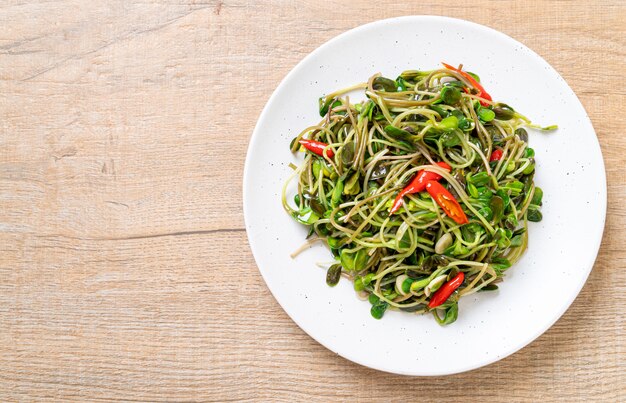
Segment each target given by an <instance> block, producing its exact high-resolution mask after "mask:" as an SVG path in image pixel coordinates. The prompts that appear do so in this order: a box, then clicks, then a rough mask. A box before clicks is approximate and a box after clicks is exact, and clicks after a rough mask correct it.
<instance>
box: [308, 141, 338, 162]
mask: <svg viewBox="0 0 626 403" xmlns="http://www.w3.org/2000/svg"><path fill="white" fill-rule="evenodd" d="M299 143H300V144H302V146H303V147H304V148H306V149H307V150H309V151H311V152H312V153H313V154H316V155H319V156H320V157H327V158H332V157H333V156H334V155H335V153H334V152H333V150H331V149H330V148H326V147H328V144H326V143H322V142H321V141H315V140H307V139H301V140H300V141H299ZM324 150H326V155H324Z"/></svg>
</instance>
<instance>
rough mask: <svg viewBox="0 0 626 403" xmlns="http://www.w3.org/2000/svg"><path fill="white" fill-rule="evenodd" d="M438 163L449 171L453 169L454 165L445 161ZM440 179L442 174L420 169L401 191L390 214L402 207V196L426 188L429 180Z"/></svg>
mask: <svg viewBox="0 0 626 403" xmlns="http://www.w3.org/2000/svg"><path fill="white" fill-rule="evenodd" d="M436 165H438V166H440V167H441V168H443V169H445V170H446V171H448V172H450V170H451V169H452V167H451V166H450V165H448V164H446V163H445V162H438V163H437V164H436ZM440 179H441V175H439V174H437V173H435V172H430V171H426V170H424V169H423V170H421V171H419V172H418V173H417V174H416V175H415V177H414V178H413V180H411V182H409V184H408V185H407V186H406V187H405V188H404V189H402V190H401V191H400V193H398V195H397V196H396V199H395V200H394V201H393V205H392V207H391V210H389V214H393V213H395V212H396V211H398V210H399V209H400V207H401V206H402V198H403V197H404V196H406V195H408V194H413V193H419V192H421V191H422V190H424V189H425V188H426V183H427V182H428V181H438V180H440Z"/></svg>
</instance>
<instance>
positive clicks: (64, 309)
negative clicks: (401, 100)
mask: <svg viewBox="0 0 626 403" xmlns="http://www.w3.org/2000/svg"><path fill="white" fill-rule="evenodd" d="M408 14H441V15H449V16H453V17H460V18H465V19H468V20H471V21H475V22H478V23H482V24H485V25H488V26H491V27H493V28H495V29H498V30H500V31H502V32H505V33H507V34H509V35H511V36H512V37H514V38H516V39H518V40H520V41H522V42H523V43H525V44H526V45H528V46H529V47H531V48H532V49H534V50H535V51H537V52H538V53H539V54H540V55H541V56H543V57H544V58H545V59H546V60H547V61H548V62H549V63H551V64H552V65H553V66H554V67H555V68H556V69H557V70H558V71H559V72H560V73H561V74H562V75H563V77H564V78H565V79H566V80H567V81H568V83H569V84H570V85H571V87H572V88H573V89H574V91H575V92H576V93H577V94H578V96H579V97H580V99H581V101H582V103H583V104H584V106H585V108H586V109H587V111H588V113H589V116H590V117H591V120H592V121H593V124H594V126H595V129H596V131H597V134H598V137H599V139H600V143H601V145H602V151H603V153H604V158H605V163H606V169H607V177H608V189H609V190H608V191H609V195H608V196H609V205H608V213H607V222H606V230H605V235H604V239H603V243H602V247H601V249H600V254H599V257H598V260H597V262H596V265H595V267H594V269H593V272H592V273H591V276H590V278H589V281H588V282H587V284H586V286H585V287H584V289H583V291H582V293H581V294H580V295H579V297H578V298H577V299H576V301H575V302H574V304H573V305H572V307H571V308H570V309H569V310H568V311H567V313H566V314H565V315H564V316H563V317H562V319H561V320H559V321H558V322H557V324H556V325H555V326H554V327H552V328H551V329H550V330H549V331H548V332H547V333H545V334H544V335H543V336H541V337H540V338H539V339H538V340H536V341H535V342H534V343H532V344H531V345H530V346H528V347H526V348H524V349H523V350H521V351H520V352H518V353H516V354H514V355H512V356H511V357H508V358H506V359H504V360H502V361H500V362H498V363H495V364H493V365H490V366H488V367H485V368H482V369H479V370H475V371H472V372H469V373H465V374H460V375H455V376H449V377H438V378H410V377H403V376H395V375H390V374H386V373H382V372H377V371H375V370H370V369H367V368H364V367H361V366H359V365H356V364H353V363H351V362H348V361H346V360H345V359H343V358H341V357H338V356H336V355H335V354H333V353H331V352H330V351H328V350H326V349H325V348H324V347H322V346H321V345H319V344H317V343H316V342H315V341H314V340H312V339H311V338H310V337H309V336H307V335H306V334H305V333H304V332H303V331H302V330H300V329H299V328H298V327H297V326H296V325H295V324H294V323H293V322H292V321H291V320H290V319H289V317H287V315H286V314H285V313H284V312H283V310H282V309H281V308H280V306H279V305H278V304H277V303H276V301H275V300H274V299H273V297H272V296H271V294H270V292H269V291H268V289H267V288H266V286H265V284H264V283H263V280H262V279H261V276H260V275H259V272H258V270H257V268H256V265H255V262H254V260H253V258H252V255H251V252H250V249H249V247H248V243H247V238H246V233H245V231H244V224H243V215H242V201H241V198H242V191H241V183H242V171H243V163H244V158H245V152H246V147H247V144H248V140H249V138H250V135H251V132H252V129H253V127H254V125H255V122H256V119H257V117H258V115H259V113H260V112H261V110H262V108H263V106H264V104H265V102H266V101H267V99H268V97H269V96H270V94H271V92H272V91H273V89H274V88H275V87H276V85H277V84H278V83H279V82H280V80H281V79H282V78H283V77H284V75H285V74H287V72H288V71H289V70H290V69H291V68H292V67H293V66H294V65H295V64H296V63H297V62H298V61H300V60H301V59H302V58H303V57H304V56H305V55H306V54H308V53H309V52H310V51H312V50H313V49H315V48H316V47H317V46H319V45H320V44H322V43H323V42H325V41H326V40H328V39H330V38H332V37H334V36H335V35H337V34H339V33H341V32H343V31H345V30H348V29H350V28H353V27H355V26H358V25H360V24H363V23H366V22H370V21H373V20H376V19H381V18H387V17H392V16H399V15H408ZM484 46H488V44H484ZM625 48H626V6H625V5H624V3H623V2H621V1H602V2H582V1H581V2H569V1H545V2H544V1H520V2H511V1H478V2H458V1H457V2H435V1H419V2H401V1H390V0H381V1H354V2H350V1H343V2H329V1H320V2H314V1H272V2H258V3H257V2H252V1H250V2H245V1H235V0H232V1H231V0H225V1H186V0H169V1H167V0H163V1H152V0H144V1H108V2H104V1H103V2H100V1H92V2H90V1H82V0H77V1H55V2H44V1H11V0H10V1H3V2H2V3H1V4H0V400H1V401H24V400H44V399H52V400H68V399H75V400H108V399H119V400H149V401H160V400H169V401H172V400H177V401H191V400H193V401H200V400H213V401H226V400H246V401H285V402H287V401H320V402H326V401H333V400H345V401H367V400H370V399H371V400H377V401H404V400H408V399H410V400H417V401H464V400H465V401H479V400H480V401H491V400H493V401H567V402H572V401H605V402H609V401H611V402H614V401H620V400H621V401H625V400H626V380H625V373H626V364H625V354H626V352H625V350H624V347H625V344H626V343H625V336H624V308H626V298H625V295H626V284H625V283H626V276H625V274H624V272H625V270H626V252H625V251H624V247H625V240H626V236H625V233H624V227H625V226H626V209H625V206H624V197H625V196H626V187H625V182H626V181H625V179H624V170H625V169H626V157H625V155H626V121H625V116H626V114H625V113H624V108H625V107H626V96H625V95H626V89H625V88H626V81H625V80H624V68H625V67H626V65H625V60H626V52H625ZM581 186H584V184H581ZM580 214H585V212H584V211H581V212H580ZM571 219H576V217H571ZM584 234H585V232H584V228H581V232H580V236H581V237H584ZM557 286H558V284H555V287H557ZM487 337H488V336H487ZM486 342H488V341H486Z"/></svg>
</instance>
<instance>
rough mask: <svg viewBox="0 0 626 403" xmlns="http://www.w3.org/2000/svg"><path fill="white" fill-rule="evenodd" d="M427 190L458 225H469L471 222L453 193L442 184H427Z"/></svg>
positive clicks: (430, 182)
mask: <svg viewBox="0 0 626 403" xmlns="http://www.w3.org/2000/svg"><path fill="white" fill-rule="evenodd" d="M426 190H427V191H428V193H429V194H430V195H431V196H432V198H433V199H434V200H435V201H436V202H437V204H438V205H439V207H441V208H442V209H443V211H444V212H445V213H446V214H447V215H448V217H450V218H452V219H453V220H454V222H456V223H457V224H467V223H468V222H469V220H468V219H467V216H466V215H465V212H464V211H463V209H462V208H461V205H460V204H459V202H458V201H456V199H455V198H454V196H452V193H450V192H449V191H448V190H447V189H446V188H444V187H443V186H442V185H441V183H439V182H437V181H429V182H428V183H426Z"/></svg>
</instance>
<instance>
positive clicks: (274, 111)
mask: <svg viewBox="0 0 626 403" xmlns="http://www.w3.org/2000/svg"><path fill="white" fill-rule="evenodd" d="M441 61H446V62H448V63H451V64H453V65H456V64H459V63H463V65H464V66H465V67H466V68H467V69H469V70H471V71H474V72H476V73H478V74H479V75H480V76H481V79H482V83H483V85H484V86H485V88H487V90H488V91H489V93H490V94H491V95H492V96H493V97H494V99H495V100H501V101H503V102H506V103H508V104H510V105H511V106H513V107H514V108H515V109H517V110H519V111H521V112H522V113H524V114H525V115H526V116H528V117H530V118H531V119H532V120H533V121H534V122H536V123H539V124H543V125H548V124H558V125H559V127H560V129H559V130H558V131H557V132H554V133H550V134H544V133H539V132H534V131H532V132H531V133H530V144H531V146H532V147H533V148H534V149H535V151H536V159H537V174H536V183H537V184H538V185H539V186H540V187H542V188H543V190H544V206H543V209H542V211H543V217H544V219H543V221H541V222H540V223H530V230H529V236H530V245H529V249H528V251H527V252H526V254H525V255H524V257H523V258H522V259H521V260H520V261H519V262H518V263H517V264H516V265H515V266H513V267H512V268H511V269H509V270H508V271H507V273H506V276H505V281H504V282H503V283H502V284H501V285H500V290H499V291H497V292H493V293H479V294H474V295H472V296H470V297H467V298H463V299H462V300H461V302H460V306H459V318H458V320H457V321H456V322H455V323H454V324H452V325H449V326H445V327H441V326H439V325H438V324H437V323H436V322H435V320H434V319H433V318H432V316H430V315H424V316H415V315H411V314H407V313H404V312H398V311H387V312H386V314H385V316H384V317H383V319H382V320H375V319H373V318H372V317H371V316H370V312H369V308H370V305H369V303H368V302H367V301H361V300H359V299H358V298H357V297H356V294H355V293H354V291H353V290H352V284H351V283H349V282H348V281H346V280H342V281H341V282H340V284H339V285H338V286H336V287H334V288H330V287H328V286H327V285H326V282H325V276H326V272H325V270H323V269H321V268H319V267H317V266H315V263H316V262H328V261H330V260H332V258H331V256H330V252H329V251H328V249H326V248H325V247H323V246H319V247H314V248H312V249H310V250H308V251H306V252H304V253H303V254H301V255H300V256H299V257H298V258H296V259H291V258H290V257H289V254H290V253H291V252H292V251H294V250H295V249H296V248H298V246H300V245H301V244H302V242H303V241H304V238H305V236H306V232H307V231H306V229H305V227H304V226H302V225H300V224H297V223H296V222H294V221H293V219H292V218H291V217H290V216H289V215H287V214H286V213H285V212H284V211H283V209H282V207H281V203H280V192H281V186H282V184H283V183H284V181H285V179H286V178H287V176H288V175H289V173H290V172H291V170H290V169H289V168H288V166H287V165H288V164H289V163H290V162H294V163H300V161H301V159H302V155H300V156H294V155H292V154H291V152H290V151H289V142H290V140H291V139H292V138H293V137H294V136H295V135H296V134H297V133H298V132H300V130H302V129H303V128H304V127H306V126H308V125H311V124H314V123H317V122H318V121H319V120H320V118H319V115H318V112H317V100H318V97H319V96H321V95H323V94H326V93H329V92H331V91H333V90H335V89H338V88H343V87H346V86H348V85H351V84H354V83H357V82H362V81H365V80H366V79H367V78H368V77H370V76H371V75H372V74H374V73H376V72H381V73H382V74H383V75H384V76H387V77H391V78H395V77H396V76H397V75H398V74H399V73H400V72H401V71H403V70H407V69H422V70H429V69H433V68H436V67H438V66H440V64H439V63H440V62H441ZM243 190H244V200H243V201H244V215H245V221H246V229H247V232H248V239H249V241H250V246H251V248H252V252H253V254H254V257H255V259H256V261H257V264H258V266H259V270H260V271H261V274H262V275H263V278H264V279H265V282H266V283H267V286H268V287H269V289H270V290H271V292H272V293H273V294H274V297H275V298H276V300H277V301H278V302H279V303H280V305H281V306H282V307H283V309H284V310H285V311H286V312H287V313H288V314H289V316H291V318H292V319H293V320H294V321H295V322H296V323H297V324H298V325H299V326H300V327H301V328H302V329H303V330H304V331H305V332H307V333H308V334H309V335H311V337H313V338H314V339H315V340H317V341H318V342H320V343H321V344H323V345H324V346H326V347H327V348H328V349H330V350H332V351H334V352H336V353H337V354H339V355H341V356H343V357H345V358H347V359H349V360H352V361H354V362H357V363H359V364H362V365H366V366H368V367H372V368H376V369H379V370H383V371H388V372H394V373H399V374H409V375H443V374H452V373H457V372H462V371H467V370H470V369H473V368H478V367H481V366H483V365H487V364H489V363H492V362H494V361H497V360H499V359H502V358H504V357H506V356H508V355H509V354H512V353H514V352H515V351H517V350H519V349H520V348H522V347H524V346H525V345H527V344H528V343H530V342H531V341H533V340H534V339H535V338H537V337H538V336H539V335H541V334H542V333H543V332H545V331H546V330H547V329H548V328H549V327H550V326H552V324H553V323H554V322H555V321H556V320H557V319H559V317H560V316H561V315H562V314H563V313H564V312H565V310H566V309H567V308H568V307H569V306H570V304H571V303H572V301H573V300H574V298H576V295H578V292H579V291H580V289H581V288H582V286H583V284H584V283H585V280H586V279H587V276H588V275H589V272H590V271H591V268H592V266H593V263H594V260H595V258H596V254H597V252H598V248H599V246H600V240H601V237H602V231H603V229H604V219H605V212H606V180H605V172H604V164H603V161H602V155H601V152H600V147H599V144H598V140H597V138H596V135H595V133H594V130H593V127H592V126H591V122H590V121H589V118H588V116H587V114H586V113H585V110H584V109H583V107H582V105H581V104H580V102H579V101H578V99H577V98H576V95H575V94H574V92H573V91H572V90H571V89H570V88H569V87H568V85H567V84H566V83H565V81H564V80H563V78H561V76H560V75H559V74H558V73H557V72H556V71H555V70H554V69H553V68H552V67H551V66H550V65H549V64H548V63H547V62H546V61H544V60H543V59H542V58H541V57H540V56H538V55H537V54H536V53H534V52H533V51H532V50H530V49H528V48H527V47H525V46H524V45H522V44H521V43H519V42H517V41H515V40H513V39H511V38H510V37H508V36H506V35H504V34H502V33H500V32H497V31H495V30H493V29H490V28H487V27H484V26H481V25H477V24H474V23H470V22H467V21H462V20H457V19H451V18H445V17H434V16H414V17H402V18H395V19H389V20H383V21H378V22H374V23H371V24H367V25H364V26H361V27H358V28H356V29H353V30H351V31H348V32H346V33H344V34H342V35H339V36H338V37H336V38H334V39H332V40H330V41H329V42H327V43H325V44H324V45H322V46H321V47H320V48H318V49H317V50H315V51H314V52H312V53H311V54H310V55H308V56H307V57H306V58H305V59H304V60H302V61H301V62H300V63H299V64H298V65H297V66H296V67H295V68H294V69H293V70H292V71H291V72H290V73H289V74H288V75H287V77H285V79H284V80H283V81H282V83H281V84H280V85H279V86H278V88H277V89H276V91H275V92H274V94H273V95H272V97H271V98H270V100H269V101H268V103H267V105H266V106H265V109H264V110H263V113H262V114H261V117H260V118H259V121H258V123H257V126H256V128H255V130H254V133H253V135H252V139H251V141H250V146H249V149H248V155H247V158H246V165H245V171H244V183H243ZM250 275H253V274H252V273H250ZM276 331H277V332H280V329H277V330H276Z"/></svg>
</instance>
